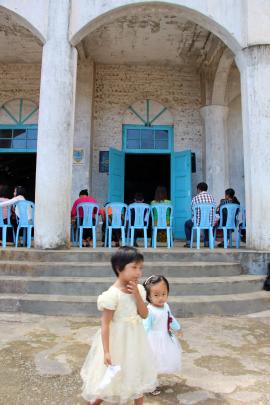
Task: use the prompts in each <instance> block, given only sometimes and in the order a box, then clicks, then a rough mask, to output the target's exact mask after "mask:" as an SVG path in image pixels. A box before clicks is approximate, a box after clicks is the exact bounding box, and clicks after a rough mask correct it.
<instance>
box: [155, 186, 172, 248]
mask: <svg viewBox="0 0 270 405" xmlns="http://www.w3.org/2000/svg"><path fill="white" fill-rule="evenodd" d="M171 203H172V202H171V200H168V196H167V189H166V187H164V186H158V187H157V188H156V191H155V197H154V200H153V201H151V205H156V204H171ZM170 215H171V213H170V210H167V213H166V219H167V225H169V224H170ZM153 219H154V224H156V223H157V211H156V210H155V209H154V210H153ZM166 240H167V233H166V230H165V229H160V230H159V231H158V235H157V241H158V242H166Z"/></svg>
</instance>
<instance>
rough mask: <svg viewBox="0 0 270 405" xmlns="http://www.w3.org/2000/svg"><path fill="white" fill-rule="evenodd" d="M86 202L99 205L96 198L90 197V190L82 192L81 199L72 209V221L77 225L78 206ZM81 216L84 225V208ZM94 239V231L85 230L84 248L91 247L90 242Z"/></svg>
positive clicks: (75, 202) (80, 210)
mask: <svg viewBox="0 0 270 405" xmlns="http://www.w3.org/2000/svg"><path fill="white" fill-rule="evenodd" d="M85 202H90V203H94V204H97V201H96V200H95V198H93V197H90V196H89V195H88V190H87V189H84V190H81V191H80V193H79V198H77V200H75V201H74V203H73V206H72V209H71V219H72V221H73V222H74V223H76V216H77V205H78V204H81V203H85ZM79 216H80V224H81V223H82V218H83V210H82V208H80V209H79ZM91 239H92V230H91V229H84V230H83V246H84V247H86V246H90V241H91Z"/></svg>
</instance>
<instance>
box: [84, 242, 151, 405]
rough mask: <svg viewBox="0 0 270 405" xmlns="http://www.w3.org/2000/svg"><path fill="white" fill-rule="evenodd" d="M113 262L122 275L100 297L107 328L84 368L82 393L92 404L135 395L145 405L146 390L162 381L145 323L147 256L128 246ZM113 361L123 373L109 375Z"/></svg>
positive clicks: (119, 401) (121, 401) (97, 338)
mask: <svg viewBox="0 0 270 405" xmlns="http://www.w3.org/2000/svg"><path fill="white" fill-rule="evenodd" d="M111 264H112V268H113V270H114V272H115V274H116V276H117V279H116V281H115V283H114V284H113V285H112V286H111V287H110V288H109V289H108V290H107V291H105V292H103V293H102V294H101V295H100V296H99V297H98V309H99V310H100V311H102V319H101V330H100V331H98V333H97V334H96V336H95V338H94V341H93V344H92V347H91V349H90V351H89V353H88V355H87V357H86V360H85V363H84V365H83V367H82V370H81V377H82V379H83V392H82V396H83V398H84V399H85V400H86V401H88V404H91V405H99V404H101V402H102V401H107V402H109V403H115V404H125V403H126V402H128V401H129V400H134V404H135V405H141V404H143V395H144V393H146V392H152V391H153V390H154V389H155V387H156V383H157V381H156V377H157V373H156V369H155V365H154V359H153V358H152V355H151V349H150V347H149V343H148V340H147V336H146V333H145V330H144V327H143V323H142V318H146V317H147V315H148V310H147V307H146V305H145V299H146V293H145V289H144V288H143V286H142V285H140V284H138V282H139V279H140V277H141V275H142V267H143V255H142V254H141V253H139V252H138V251H137V249H135V248H131V247H122V248H120V249H118V250H117V252H116V253H115V254H114V255H113V256H112V258H111ZM149 352H150V356H149ZM112 366H118V372H117V373H116V374H115V375H114V376H112V378H111V380H110V378H109V380H108V379H107V377H108V373H107V374H106V370H107V372H108V371H109V372H110V371H111V370H113V367H112ZM115 368H116V367H115ZM115 368H114V370H115ZM119 369H120V371H119ZM105 380H106V381H105Z"/></svg>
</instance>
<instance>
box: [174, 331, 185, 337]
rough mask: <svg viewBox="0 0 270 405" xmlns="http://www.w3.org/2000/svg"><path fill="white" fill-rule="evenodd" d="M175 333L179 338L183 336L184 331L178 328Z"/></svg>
mask: <svg viewBox="0 0 270 405" xmlns="http://www.w3.org/2000/svg"><path fill="white" fill-rule="evenodd" d="M176 335H177V337H179V338H183V337H184V333H183V332H182V331H181V330H179V331H178V332H177V333H176Z"/></svg>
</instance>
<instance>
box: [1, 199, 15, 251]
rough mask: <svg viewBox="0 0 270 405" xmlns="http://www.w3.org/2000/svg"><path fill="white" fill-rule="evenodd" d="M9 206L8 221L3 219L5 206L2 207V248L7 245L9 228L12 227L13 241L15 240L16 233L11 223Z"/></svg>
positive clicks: (8, 208)
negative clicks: (5, 221)
mask: <svg viewBox="0 0 270 405" xmlns="http://www.w3.org/2000/svg"><path fill="white" fill-rule="evenodd" d="M6 208H7V223H6V224H5V223H4V219H3V208H0V228H1V229H2V248H6V246H7V229H8V228H12V236H13V243H14V241H15V234H14V229H13V226H12V225H11V223H10V207H6Z"/></svg>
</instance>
